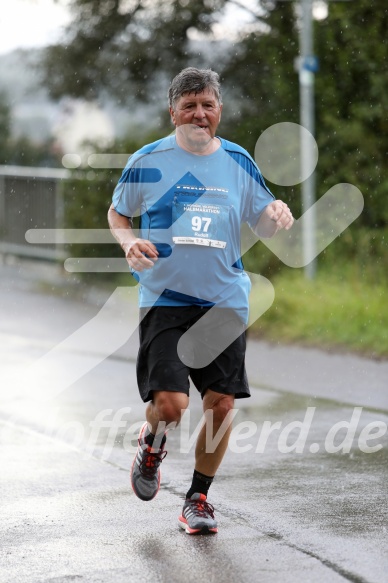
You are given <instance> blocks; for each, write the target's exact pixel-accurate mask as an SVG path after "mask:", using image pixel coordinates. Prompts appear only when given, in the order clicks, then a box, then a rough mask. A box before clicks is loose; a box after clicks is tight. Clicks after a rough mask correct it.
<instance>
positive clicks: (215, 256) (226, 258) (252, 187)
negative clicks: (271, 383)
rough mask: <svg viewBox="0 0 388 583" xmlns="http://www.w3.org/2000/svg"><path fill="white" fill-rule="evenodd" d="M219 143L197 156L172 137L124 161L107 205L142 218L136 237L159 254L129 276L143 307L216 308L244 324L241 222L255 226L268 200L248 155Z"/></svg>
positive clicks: (247, 284) (246, 292)
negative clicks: (210, 151)
mask: <svg viewBox="0 0 388 583" xmlns="http://www.w3.org/2000/svg"><path fill="white" fill-rule="evenodd" d="M220 141H221V147H220V148H218V150H216V151H215V152H214V153H213V154H210V155H207V156H198V155H195V154H191V153H190V152H187V151H186V150H183V149H182V148H180V147H179V146H178V144H177V143H176V139H175V135H171V136H168V137H167V138H163V139H162V140H159V141H157V142H154V143H153V144H149V145H147V146H145V147H144V148H142V149H141V150H139V151H138V152H136V153H135V154H133V155H132V156H131V157H130V158H129V160H128V163H127V166H126V167H125V169H124V171H123V174H122V176H121V179H120V181H119V183H118V185H117V186H116V188H115V191H114V194H113V206H114V208H115V210H116V211H117V212H118V213H120V214H121V215H124V216H126V217H134V216H135V215H140V233H139V237H141V238H142V239H148V240H150V241H152V242H153V243H154V244H155V245H156V247H157V249H158V251H159V259H158V261H157V262H156V263H155V265H154V267H152V268H151V269H147V270H144V271H142V272H137V271H134V270H132V273H133V275H134V277H135V278H136V279H137V280H138V281H139V282H140V289H139V303H140V306H141V307H151V306H153V305H158V306H186V305H205V306H213V305H217V306H218V307H226V308H233V309H234V310H236V311H237V312H238V313H239V315H240V316H241V317H242V318H243V319H244V320H245V321H246V320H247V315H248V295H249V291H250V280H249V277H248V275H247V274H246V273H245V272H244V270H243V265H242V262H241V257H240V254H241V252H240V229H241V224H242V223H247V224H248V225H249V226H250V227H251V228H253V227H255V226H256V224H257V221H258V219H259V217H260V214H261V213H262V212H263V210H264V208H265V207H266V206H267V205H268V204H269V203H270V202H272V201H273V200H274V197H273V195H272V194H271V192H270V191H269V189H268V188H267V186H266V184H265V182H264V179H263V177H262V175H261V173H260V170H259V169H258V167H257V165H256V164H255V162H254V161H253V160H252V158H251V157H250V156H249V154H248V153H247V152H246V150H244V149H243V148H241V147H240V146H238V145H237V144H233V143H232V142H228V141H227V140H224V139H221V138H220Z"/></svg>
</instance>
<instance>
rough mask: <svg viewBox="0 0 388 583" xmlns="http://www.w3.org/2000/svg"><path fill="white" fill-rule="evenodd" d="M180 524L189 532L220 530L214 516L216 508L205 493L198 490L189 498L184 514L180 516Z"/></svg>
mask: <svg viewBox="0 0 388 583" xmlns="http://www.w3.org/2000/svg"><path fill="white" fill-rule="evenodd" d="M178 520H179V526H180V527H181V528H184V529H185V531H186V532H187V534H213V533H216V532H218V528H217V521H216V519H215V518H214V508H213V506H212V505H211V504H209V503H208V502H207V501H206V496H205V494H199V493H198V492H196V493H195V494H193V495H192V496H191V498H187V499H186V500H185V503H184V505H183V510H182V514H181V515H180V517H179V518H178Z"/></svg>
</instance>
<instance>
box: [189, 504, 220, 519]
mask: <svg viewBox="0 0 388 583" xmlns="http://www.w3.org/2000/svg"><path fill="white" fill-rule="evenodd" d="M189 504H190V506H191V507H192V510H193V512H195V514H196V516H200V517H201V518H206V517H207V516H209V515H210V516H211V517H212V518H214V506H213V505H212V504H209V502H206V500H190V501H189Z"/></svg>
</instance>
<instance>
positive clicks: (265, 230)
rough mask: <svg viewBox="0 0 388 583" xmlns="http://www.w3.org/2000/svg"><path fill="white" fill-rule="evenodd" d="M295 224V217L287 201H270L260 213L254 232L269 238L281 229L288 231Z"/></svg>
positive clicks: (263, 237)
mask: <svg viewBox="0 0 388 583" xmlns="http://www.w3.org/2000/svg"><path fill="white" fill-rule="evenodd" d="M293 224H294V217H293V216H292V213H291V211H290V209H289V208H288V206H287V205H286V203H285V202H283V201H281V200H274V201H273V202H270V203H269V204H268V205H267V206H266V207H265V209H264V210H263V212H262V213H261V215H260V218H259V220H258V222H257V224H256V226H255V228H254V229H253V232H254V233H255V234H256V235H257V236H258V237H261V238H262V239H269V238H270V237H273V236H274V235H276V233H277V232H278V231H280V230H281V229H285V230H286V231H288V230H289V229H291V227H292V225H293Z"/></svg>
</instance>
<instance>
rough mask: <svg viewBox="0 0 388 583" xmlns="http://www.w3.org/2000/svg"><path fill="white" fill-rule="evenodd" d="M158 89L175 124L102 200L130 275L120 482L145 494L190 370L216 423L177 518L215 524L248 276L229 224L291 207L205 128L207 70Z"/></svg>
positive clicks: (209, 102) (193, 525)
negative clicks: (214, 489)
mask: <svg viewBox="0 0 388 583" xmlns="http://www.w3.org/2000/svg"><path fill="white" fill-rule="evenodd" d="M168 96H169V111H170V115H171V120H172V123H173V124H174V126H175V128H176V131H175V134H174V135H170V136H168V137H166V138H164V139H162V140H158V141H157V142H154V143H152V144H148V145H146V146H144V147H143V148H141V149H140V150H139V151H137V152H136V153H135V154H133V155H132V156H131V157H130V158H129V160H128V163H127V166H126V167H125V169H124V171H123V174H122V177H121V179H120V181H119V183H118V185H117V186H116V189H115V191H114V194H113V203H112V205H111V207H110V209H109V212H108V220H109V225H110V228H111V230H112V233H113V235H114V236H115V238H116V240H117V241H118V242H119V244H120V245H121V247H122V249H123V251H124V253H125V257H126V259H127V262H128V264H129V266H130V268H131V271H132V274H133V275H134V277H135V278H136V279H137V280H138V281H139V283H140V286H139V305H140V326H139V334H140V348H139V354H138V360H137V381H138V386H139V391H140V395H141V398H142V399H143V401H144V402H145V403H147V407H146V422H145V423H144V425H143V427H142V428H141V430H140V434H139V439H138V450H137V453H136V456H135V459H134V462H133V465H132V471H131V482H132V487H133V490H134V492H135V494H136V495H137V496H138V497H139V498H140V499H141V500H144V501H149V500H152V499H153V498H154V497H155V496H156V494H157V492H158V490H159V485H160V464H161V462H162V460H163V459H164V457H165V456H166V449H165V447H166V438H167V431H166V428H169V427H168V426H170V427H176V426H177V425H178V423H179V421H180V419H181V417H182V414H183V413H184V411H185V410H186V408H187V407H188V404H189V378H190V379H191V381H192V382H193V384H194V385H195V387H196V388H197V389H198V391H199V392H200V394H201V397H202V401H203V409H204V412H205V418H206V420H207V421H206V423H207V422H209V423H211V432H212V435H213V436H214V435H216V434H217V432H218V430H219V428H220V427H221V425H222V424H223V422H225V423H224V426H223V429H224V431H223V433H222V437H221V439H220V441H219V443H218V445H217V446H216V447H215V448H212V449H211V448H210V449H209V448H207V447H206V424H205V425H204V426H203V427H202V429H201V431H200V433H199V435H198V439H197V443H196V449H195V468H194V473H193V478H192V483H191V485H190V486H189V489H188V491H187V493H186V500H185V502H184V505H183V509H182V512H181V515H180V517H179V524H180V526H181V527H182V528H184V529H185V530H186V532H187V533H189V534H197V533H201V534H204V533H215V532H217V522H216V519H215V516H214V508H213V506H212V505H211V504H209V503H208V501H207V496H208V490H209V487H210V485H211V483H212V481H213V479H214V476H215V474H216V472H217V469H218V467H219V466H220V464H221V461H222V459H223V457H224V454H225V452H226V449H227V446H228V440H229V435H230V432H231V428H232V423H231V420H230V417H231V411H232V410H233V408H234V401H235V399H240V398H245V397H249V396H250V392H249V386H248V381H247V376H246V372H245V347H246V338H245V329H246V325H247V320H248V296H249V291H250V280H249V277H248V275H247V274H246V273H245V272H244V269H243V265H242V262H241V259H240V229H241V225H242V223H247V224H248V225H249V226H250V227H251V229H252V230H253V231H254V232H255V233H256V235H257V236H260V237H272V236H273V235H274V234H276V233H277V231H278V230H280V229H283V228H284V229H290V228H291V226H292V224H293V221H294V219H293V217H292V214H291V212H290V210H289V208H288V206H287V205H286V204H285V203H284V202H282V201H280V200H275V198H274V196H273V195H272V194H271V192H270V191H269V189H268V188H267V186H266V185H265V182H264V179H263V177H262V175H261V173H260V170H259V169H258V167H257V165H256V164H255V162H254V161H253V159H252V158H251V157H250V155H249V154H248V153H247V152H246V150H244V149H243V148H241V147H240V146H238V145H237V144H234V143H232V142H229V141H227V140H225V139H223V138H220V137H218V136H216V131H217V127H218V125H219V123H220V120H221V113H222V99H221V92H220V83H219V77H218V75H217V73H215V72H214V71H212V70H210V69H195V68H193V67H188V68H186V69H184V70H183V71H181V72H180V73H179V74H178V75H177V76H176V77H175V78H174V79H173V81H172V83H171V85H170V88H169V94H168ZM135 215H140V231H139V233H138V235H139V236H137V234H135V232H134V230H133V221H132V219H133V217H134V216H135Z"/></svg>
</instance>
